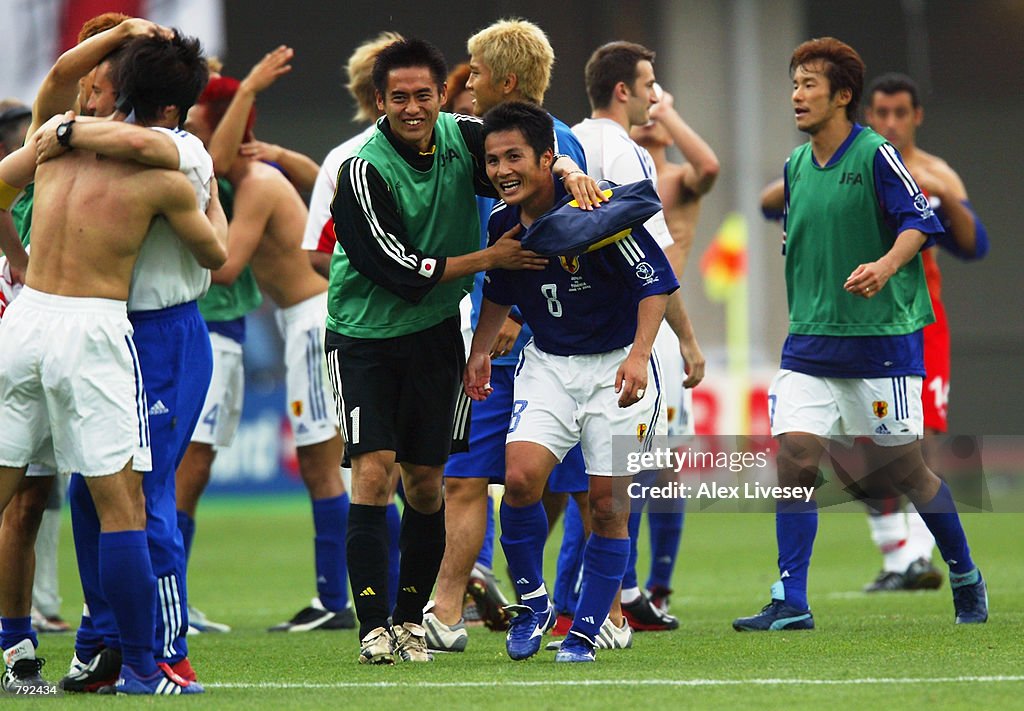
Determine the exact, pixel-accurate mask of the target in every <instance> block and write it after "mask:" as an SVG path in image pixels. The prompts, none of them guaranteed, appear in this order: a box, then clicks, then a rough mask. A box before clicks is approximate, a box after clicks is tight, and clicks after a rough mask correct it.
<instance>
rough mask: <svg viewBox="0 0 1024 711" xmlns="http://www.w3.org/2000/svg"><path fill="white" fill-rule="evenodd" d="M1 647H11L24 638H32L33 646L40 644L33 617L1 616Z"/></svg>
mask: <svg viewBox="0 0 1024 711" xmlns="http://www.w3.org/2000/svg"><path fill="white" fill-rule="evenodd" d="M0 625H2V626H3V628H2V629H0V649H4V650H6V649H10V648H11V647H13V646H14V645H16V644H18V643H19V642H21V641H22V640H24V639H30V640H32V646H33V647H38V646H39V638H38V637H37V636H36V631H35V630H34V629H32V617H31V616H29V617H0Z"/></svg>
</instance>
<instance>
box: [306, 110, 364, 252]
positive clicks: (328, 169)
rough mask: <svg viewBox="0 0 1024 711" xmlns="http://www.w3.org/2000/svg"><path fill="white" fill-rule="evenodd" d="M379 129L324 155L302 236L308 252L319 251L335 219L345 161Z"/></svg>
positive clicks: (353, 139) (346, 142)
mask: <svg viewBox="0 0 1024 711" xmlns="http://www.w3.org/2000/svg"><path fill="white" fill-rule="evenodd" d="M376 130H377V125H376V124H370V125H369V126H367V127H366V129H365V130H363V131H362V132H360V133H359V134H357V135H355V136H353V137H352V138H350V139H348V140H347V141H345V142H344V143H342V144H341V145H339V146H335V147H334V148H333V149H332V150H331V152H330V153H328V154H327V157H326V158H324V162H323V165H321V166H320V171H319V172H318V173H317V175H316V183H315V184H314V185H313V194H312V195H311V196H310V198H309V217H308V218H307V220H306V231H305V233H304V234H303V236H302V248H303V249H305V250H306V251H309V252H315V251H316V248H317V245H318V244H319V243H320V234H321V233H322V232H323V230H324V225H326V224H327V222H328V221H329V220H330V219H331V202H332V201H333V200H334V192H335V190H337V188H338V171H339V170H341V164H342V163H344V162H345V160H346V159H348V158H350V157H351V156H353V155H355V152H356V151H357V150H359V148H361V147H362V145H363V144H364V143H366V141H367V140H368V139H369V138H370V136H372V135H373V133H374V131H376Z"/></svg>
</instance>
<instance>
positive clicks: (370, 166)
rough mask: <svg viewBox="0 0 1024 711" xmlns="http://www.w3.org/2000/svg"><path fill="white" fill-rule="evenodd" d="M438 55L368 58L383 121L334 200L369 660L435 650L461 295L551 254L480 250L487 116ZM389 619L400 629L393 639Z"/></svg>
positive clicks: (336, 358) (364, 658) (586, 190)
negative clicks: (446, 109)
mask: <svg viewBox="0 0 1024 711" xmlns="http://www.w3.org/2000/svg"><path fill="white" fill-rule="evenodd" d="M446 74H447V70H446V66H445V61H444V58H443V56H442V55H441V53H440V52H439V51H438V50H437V49H436V48H435V47H433V46H432V45H430V44H428V43H426V42H422V41H419V40H404V41H399V42H395V43H393V44H391V45H389V46H388V47H386V48H384V49H382V50H381V51H380V53H379V54H378V55H377V60H376V63H375V64H374V68H373V83H374V87H375V89H376V96H377V107H378V109H381V110H383V111H384V113H385V116H384V119H383V120H381V121H380V122H379V123H378V124H377V131H376V132H375V133H374V134H373V136H372V137H371V138H370V140H369V141H367V142H366V143H365V144H364V145H363V147H362V148H360V149H359V151H358V152H357V154H356V155H355V156H354V157H353V158H350V159H349V160H348V161H346V162H345V163H344V164H343V165H342V169H341V173H340V174H339V176H338V191H337V194H336V195H335V198H334V202H333V204H332V214H333V216H334V223H335V231H336V233H337V239H338V246H337V247H336V248H335V250H334V256H333V257H332V259H331V280H330V293H329V299H328V304H329V306H328V309H329V313H328V318H327V340H326V350H327V360H328V366H329V369H330V371H331V378H332V381H333V384H334V386H335V390H336V392H337V394H338V399H339V403H340V404H341V408H340V409H343V412H342V413H341V415H342V417H343V420H342V424H343V430H344V434H345V441H346V443H347V447H348V452H349V454H350V456H351V459H352V506H351V508H350V511H349V527H348V541H347V543H348V564H349V577H350V580H351V584H352V591H353V593H354V594H355V596H356V597H355V603H356V612H357V615H358V617H359V621H360V632H359V635H360V639H361V645H362V648H361V651H360V655H359V660H360V661H361V662H363V663H383V664H390V663H393V661H394V656H395V652H396V651H397V652H398V655H399V656H400V657H401V658H402V659H404V660H414V661H429V660H430V658H431V657H430V655H429V654H428V653H427V651H426V646H425V641H424V631H423V628H422V627H421V625H420V623H421V621H422V618H423V607H424V605H425V604H426V603H427V600H428V599H429V597H430V592H431V590H432V589H433V587H434V582H435V580H436V578H437V571H438V568H439V566H440V563H441V558H442V556H443V554H444V540H445V529H444V508H443V501H442V493H441V492H442V486H441V484H442V474H443V471H444V463H445V461H446V460H447V458H448V455H449V453H450V452H451V451H453V443H454V447H455V451H458V450H459V449H461V448H464V447H465V438H466V437H465V436H466V434H467V432H466V424H467V419H468V415H469V403H468V401H465V400H463V399H462V398H461V397H460V394H461V393H460V388H459V379H460V376H461V373H462V369H463V367H464V365H465V354H464V347H463V343H462V336H461V333H460V324H459V301H460V300H461V299H462V296H463V294H464V293H466V292H467V291H468V290H469V287H470V286H471V283H472V275H473V273H475V272H477V271H481V270H484V269H489V268H493V267H506V268H509V267H511V268H524V267H525V268H530V267H533V268H539V267H541V266H542V265H543V264H544V263H545V261H546V260H544V259H541V258H539V257H537V256H536V255H534V254H533V253H532V252H529V251H525V250H523V249H522V248H521V246H520V245H519V243H518V241H516V240H514V239H507V240H502V241H500V242H498V243H497V244H495V245H493V246H491V247H488V248H487V249H484V250H478V247H479V244H480V224H479V218H478V217H477V211H476V201H475V200H474V195H475V194H476V193H477V192H479V193H480V194H483V195H493V194H494V188H493V187H492V186H491V185H490V184H489V183H488V182H487V181H486V175H485V173H484V171H483V139H482V137H481V124H480V121H479V120H478V119H474V118H470V117H466V116H457V117H456V115H453V114H446V113H441V110H440V109H441V105H442V103H443V102H444V100H445V98H446V96H445V85H444V80H445V76H446ZM556 165H557V166H558V168H557V169H558V171H559V175H562V176H565V182H566V185H567V188H568V189H569V190H570V192H573V194H574V195H575V196H576V197H577V198H578V199H579V200H580V203H581V204H584V205H586V206H588V207H589V206H590V205H591V204H593V203H596V202H598V200H599V197H598V191H597V186H596V185H594V184H593V181H591V180H589V179H587V178H586V177H585V176H584V175H582V171H581V170H580V169H579V167H578V166H576V165H575V163H573V162H572V161H571V160H569V159H567V158H562V159H561V160H559V161H557V162H556ZM396 461H397V462H399V463H400V464H401V465H402V482H403V486H404V490H405V495H406V507H405V512H404V515H403V520H402V534H401V549H402V553H401V572H400V582H399V592H398V600H397V603H396V604H395V607H394V610H393V611H392V622H391V624H390V625H389V623H388V609H387V605H386V604H385V598H384V595H383V593H384V592H385V591H386V589H387V564H388V551H387V536H386V530H387V526H386V519H385V505H386V503H387V497H388V492H389V488H390V486H389V483H390V475H389V472H390V471H391V468H392V466H393V465H394V463H395V462H396ZM392 627H393V628H394V630H395V631H396V634H397V637H393V636H392Z"/></svg>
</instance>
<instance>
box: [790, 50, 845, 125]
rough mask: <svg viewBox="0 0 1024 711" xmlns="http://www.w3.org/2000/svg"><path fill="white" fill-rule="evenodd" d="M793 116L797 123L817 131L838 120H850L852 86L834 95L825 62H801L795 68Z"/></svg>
mask: <svg viewBox="0 0 1024 711" xmlns="http://www.w3.org/2000/svg"><path fill="white" fill-rule="evenodd" d="M792 101H793V117H794V119H795V120H796V127H797V129H798V130H800V131H803V132H804V133H809V134H811V135H814V134H816V133H818V132H819V131H821V130H822V129H823V128H825V127H826V126H828V125H830V124H832V123H833V122H835V121H846V120H847V118H846V105H847V104H848V103H850V90H849V89H841V90H839V91H837V92H836V93H835V95H834V96H833V95H831V87H830V85H829V80H828V76H827V75H826V74H825V66H824V63H823V62H820V61H819V62H815V63H813V64H801V65H800V66H799V67H797V68H796V70H795V71H794V72H793V95H792Z"/></svg>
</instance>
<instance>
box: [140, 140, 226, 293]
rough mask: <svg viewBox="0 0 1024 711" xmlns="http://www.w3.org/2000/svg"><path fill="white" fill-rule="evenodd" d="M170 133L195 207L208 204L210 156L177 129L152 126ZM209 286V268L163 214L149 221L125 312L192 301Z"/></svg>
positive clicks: (200, 143) (210, 171) (210, 173)
mask: <svg viewBox="0 0 1024 711" xmlns="http://www.w3.org/2000/svg"><path fill="white" fill-rule="evenodd" d="M153 130H154V131H161V132H163V133H165V134H167V135H168V136H170V137H171V138H172V139H173V140H174V143H175V145H176V146H177V147H178V156H179V159H180V160H179V165H178V168H179V170H181V172H182V173H184V174H185V175H186V176H187V177H188V179H189V182H191V183H192V187H193V188H195V191H196V198H197V199H198V200H199V208H200V209H201V210H205V209H206V206H207V205H208V204H209V203H210V188H209V185H210V180H212V179H213V159H212V158H210V154H209V153H207V152H206V148H205V147H204V146H203V143H202V141H200V140H199V139H198V138H196V137H195V136H193V135H192V134H191V133H188V132H186V131H183V130H181V129H177V128H174V129H170V128H159V127H155V126H154V127H153ZM209 288H210V271H209V270H208V269H204V268H203V267H201V266H199V263H198V262H197V261H196V259H195V257H193V256H192V253H191V252H190V251H189V250H188V248H187V247H186V246H185V245H184V243H183V242H182V241H181V240H180V239H179V238H178V236H177V235H176V234H175V233H174V230H172V229H171V226H170V225H169V224H168V223H167V220H165V219H164V218H163V217H158V218H157V219H156V220H154V221H153V224H152V225H151V226H150V228H149V232H148V234H147V235H146V239H145V241H143V243H142V249H141V250H139V259H138V261H137V262H136V263H135V271H134V272H133V273H132V285H131V290H130V291H129V293H128V310H129V311H151V310H155V309H165V308H167V307H169V306H177V305H178V304H184V303H187V302H189V301H195V300H196V299H198V298H199V297H200V296H202V295H203V294H205V293H206V290H207V289H209Z"/></svg>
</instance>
